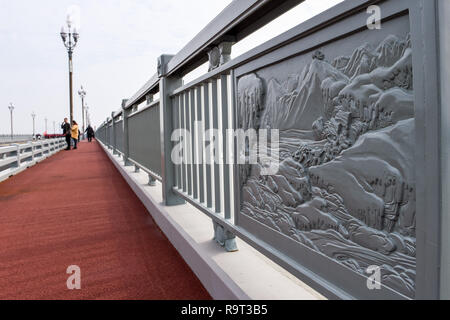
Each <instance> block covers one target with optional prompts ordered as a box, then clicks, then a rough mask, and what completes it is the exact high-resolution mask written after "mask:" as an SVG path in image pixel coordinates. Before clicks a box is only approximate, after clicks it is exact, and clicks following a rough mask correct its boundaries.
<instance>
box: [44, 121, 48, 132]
mask: <svg viewBox="0 0 450 320" xmlns="http://www.w3.org/2000/svg"><path fill="white" fill-rule="evenodd" d="M44 120H45V132H46V133H47V134H48V132H47V131H48V129H47V121H48V119H47V118H45V119H44Z"/></svg>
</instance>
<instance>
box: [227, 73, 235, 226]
mask: <svg viewBox="0 0 450 320" xmlns="http://www.w3.org/2000/svg"><path fill="white" fill-rule="evenodd" d="M227 85H228V94H227V99H228V129H229V130H230V131H229V134H227V148H228V149H227V159H226V161H227V163H228V170H229V179H230V181H229V183H230V189H229V194H230V199H229V203H230V217H229V218H227V219H230V220H231V221H232V222H234V216H235V205H234V203H235V196H234V192H235V185H234V183H235V179H234V170H235V163H236V162H235V160H234V156H233V155H234V141H233V137H234V134H233V133H234V130H233V123H234V122H233V119H234V108H235V104H234V96H235V92H234V82H233V74H232V73H231V74H229V75H228V76H227Z"/></svg>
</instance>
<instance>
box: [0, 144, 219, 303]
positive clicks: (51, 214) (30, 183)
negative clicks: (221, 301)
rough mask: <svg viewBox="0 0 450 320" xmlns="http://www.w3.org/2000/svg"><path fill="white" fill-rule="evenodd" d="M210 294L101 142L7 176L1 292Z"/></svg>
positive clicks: (1, 216)
mask: <svg viewBox="0 0 450 320" xmlns="http://www.w3.org/2000/svg"><path fill="white" fill-rule="evenodd" d="M70 265H78V266H79V267H80V268H81V286H82V288H81V290H73V291H71V290H68V289H67V286H66V281H67V278H68V277H69V275H68V274H66V269H67V267H68V266H70ZM209 298H210V297H209V295H208V293H207V292H206V291H205V289H204V288H203V287H202V285H201V283H200V282H199V280H198V279H197V278H196V277H195V275H194V274H193V273H192V271H191V270H190V269H189V267H188V266H187V265H186V264H185V262H184V260H183V259H182V258H181V257H180V256H179V255H178V253H177V251H176V250H175V249H174V248H173V247H172V245H171V244H170V242H169V241H168V240H167V238H166V237H165V236H164V235H163V234H162V232H161V231H160V230H159V229H158V228H157V226H156V225H155V223H154V221H153V220H152V218H151V217H150V215H149V214H148V212H147V211H146V209H145V207H144V206H143V205H142V203H141V202H140V201H139V199H138V198H137V197H136V196H135V194H134V193H133V191H132V190H131V189H130V188H129V187H128V185H127V183H126V182H125V180H123V178H122V177H121V175H120V174H119V172H118V171H116V169H115V168H114V166H113V164H112V163H111V162H110V161H109V159H108V158H107V156H106V154H105V153H104V152H103V151H102V150H101V148H100V146H99V145H98V144H97V143H96V142H94V143H92V144H88V143H81V145H80V147H79V149H78V150H73V151H70V152H68V151H61V152H60V153H59V154H57V155H55V156H53V157H52V158H50V159H47V160H45V161H43V162H42V163H40V164H38V165H37V166H35V167H33V168H30V169H28V170H26V171H24V172H23V173H21V174H19V175H17V176H15V177H13V178H11V179H9V180H7V181H5V182H3V183H0V299H209Z"/></svg>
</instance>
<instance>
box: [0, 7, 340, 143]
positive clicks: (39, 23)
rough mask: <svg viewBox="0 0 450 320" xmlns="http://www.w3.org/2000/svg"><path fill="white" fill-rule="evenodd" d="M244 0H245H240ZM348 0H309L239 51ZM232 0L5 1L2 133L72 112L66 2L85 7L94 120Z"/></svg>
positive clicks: (77, 62) (80, 50) (86, 70)
mask: <svg viewBox="0 0 450 320" xmlns="http://www.w3.org/2000/svg"><path fill="white" fill-rule="evenodd" d="M237 1H239V0H237ZM341 1H342V0H321V1H317V0H310V1H307V3H305V4H303V5H301V6H299V7H297V8H294V9H293V10H291V11H290V12H288V13H287V14H285V15H284V16H283V17H282V18H280V19H278V20H277V21H275V22H273V23H271V24H270V25H268V26H266V27H265V28H264V30H260V31H259V32H257V33H255V34H254V35H252V36H250V37H249V38H248V39H245V40H244V41H243V42H242V43H239V44H238V45H236V46H235V47H234V48H233V56H236V55H239V54H242V53H243V52H245V51H247V50H248V49H251V48H252V47H253V46H255V45H257V44H260V43H263V42H265V41H267V40H270V38H271V37H273V36H276V35H278V34H280V33H281V32H283V31H285V30H288V29H289V28H291V27H294V26H295V25H297V24H299V23H301V22H303V21H304V20H306V19H308V18H309V17H311V16H313V15H315V14H317V13H319V12H320V11H322V10H324V9H326V8H328V7H330V6H332V5H334V4H336V3H338V2H341ZM230 2H231V0H189V1H185V0H58V1H56V0H39V1H31V0H14V1H11V0H0V43H1V49H0V134H6V133H9V132H10V118H9V110H8V105H9V103H10V102H12V103H13V104H14V106H15V110H14V131H15V133H31V132H32V118H31V113H32V112H33V111H34V112H35V113H36V114H37V117H36V131H37V132H38V133H39V132H40V133H42V132H44V130H45V128H44V126H45V121H44V119H45V118H47V119H48V131H49V132H51V133H52V132H53V121H56V126H57V128H58V126H59V124H60V123H61V122H62V119H63V118H64V117H66V116H68V109H69V107H68V99H69V98H68V95H69V89H68V65H67V52H66V49H65V48H64V47H63V44H62V41H61V38H60V35H59V32H60V29H61V26H62V25H63V24H65V20H66V14H67V11H68V8H70V7H73V6H75V7H78V8H80V22H79V23H80V30H79V32H80V42H79V44H78V46H77V48H76V49H75V54H74V93H75V95H74V109H75V110H74V111H75V112H74V117H75V120H78V122H79V123H81V101H80V98H79V97H78V94H77V92H78V90H79V88H80V86H81V85H83V86H84V88H85V89H86V91H87V97H86V102H87V104H88V105H89V107H90V113H91V120H92V122H93V124H94V125H98V124H100V123H101V122H102V121H103V120H104V119H105V118H106V117H107V116H108V115H110V113H111V111H112V110H118V109H119V108H120V103H121V100H122V99H124V98H129V97H130V96H132V95H133V94H134V93H135V92H136V91H137V90H138V89H139V88H140V87H141V86H142V85H143V84H144V83H145V82H146V81H147V80H148V79H149V78H150V77H151V76H152V75H153V74H154V73H155V71H156V60H157V57H158V56H159V55H161V54H162V53H170V54H175V53H177V52H178V51H179V50H180V49H181V48H182V47H183V46H184V45H186V44H187V42H188V41H189V40H191V39H192V38H193V37H194V36H195V35H196V34H197V33H198V32H199V31H200V30H201V29H202V28H203V27H204V26H206V25H207V24H208V22H209V21H210V20H212V19H213V18H214V17H215V16H216V15H217V14H219V13H220V11H221V10H223V9H224V8H225V7H226V6H227V5H228V4H229V3H230Z"/></svg>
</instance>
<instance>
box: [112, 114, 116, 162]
mask: <svg viewBox="0 0 450 320" xmlns="http://www.w3.org/2000/svg"><path fill="white" fill-rule="evenodd" d="M115 116H116V113H115V112H111V119H112V120H111V121H112V123H111V128H112V130H111V135H112V137H111V138H112V139H111V141H112V142H111V144H112V151H113V154H117V141H116V121H115V118H114V117H115Z"/></svg>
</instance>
